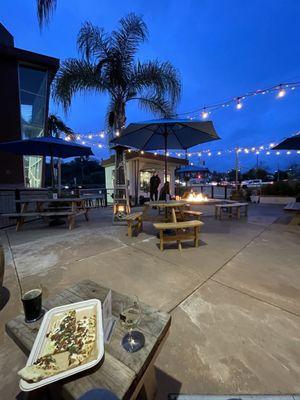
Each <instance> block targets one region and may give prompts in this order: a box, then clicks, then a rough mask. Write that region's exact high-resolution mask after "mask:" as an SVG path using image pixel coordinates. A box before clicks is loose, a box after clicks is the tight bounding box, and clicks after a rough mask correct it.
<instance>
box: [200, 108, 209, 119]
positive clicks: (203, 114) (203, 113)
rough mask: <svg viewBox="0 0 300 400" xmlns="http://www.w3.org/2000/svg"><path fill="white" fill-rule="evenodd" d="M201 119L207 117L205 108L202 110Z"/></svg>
mask: <svg viewBox="0 0 300 400" xmlns="http://www.w3.org/2000/svg"><path fill="white" fill-rule="evenodd" d="M201 116H202V119H206V118H207V117H208V112H207V111H206V108H205V107H204V108H203V111H202V113H201Z"/></svg>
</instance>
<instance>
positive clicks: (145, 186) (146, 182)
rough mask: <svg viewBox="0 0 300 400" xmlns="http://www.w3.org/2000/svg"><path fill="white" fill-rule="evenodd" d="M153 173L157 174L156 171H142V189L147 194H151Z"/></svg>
mask: <svg viewBox="0 0 300 400" xmlns="http://www.w3.org/2000/svg"><path fill="white" fill-rule="evenodd" d="M153 172H155V169H148V170H141V171H140V189H141V190H142V191H143V192H145V193H148V192H150V178H151V176H152V174H153Z"/></svg>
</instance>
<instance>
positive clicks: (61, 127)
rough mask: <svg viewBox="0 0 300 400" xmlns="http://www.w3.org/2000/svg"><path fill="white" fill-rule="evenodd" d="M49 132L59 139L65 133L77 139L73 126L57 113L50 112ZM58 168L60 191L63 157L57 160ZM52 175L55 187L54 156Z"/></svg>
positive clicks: (72, 138) (70, 137)
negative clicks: (67, 123)
mask: <svg viewBox="0 0 300 400" xmlns="http://www.w3.org/2000/svg"><path fill="white" fill-rule="evenodd" d="M47 123H48V133H50V136H53V137H56V138H57V139H59V138H60V135H61V134H62V133H64V134H65V135H66V136H67V137H68V138H69V139H70V140H73V141H74V140H75V135H74V132H73V130H72V129H71V128H69V127H68V126H67V125H66V124H65V123H64V122H63V121H62V119H61V118H59V117H58V116H57V115H54V114H50V115H49V116H48V120H47ZM57 169H58V190H59V191H60V183H61V182H60V181H61V159H60V158H59V159H58V162H57ZM51 177H52V181H51V183H52V187H54V162H53V156H51Z"/></svg>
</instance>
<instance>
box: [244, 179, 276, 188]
mask: <svg viewBox="0 0 300 400" xmlns="http://www.w3.org/2000/svg"><path fill="white" fill-rule="evenodd" d="M272 184H273V182H263V181H262V179H249V180H247V181H242V182H241V187H242V188H244V189H246V188H247V189H248V188H249V189H252V188H260V187H261V186H263V185H272Z"/></svg>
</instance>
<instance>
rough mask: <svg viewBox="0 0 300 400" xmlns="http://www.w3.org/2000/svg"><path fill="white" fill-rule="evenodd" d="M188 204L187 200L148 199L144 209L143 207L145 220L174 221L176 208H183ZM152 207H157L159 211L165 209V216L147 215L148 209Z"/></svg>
mask: <svg viewBox="0 0 300 400" xmlns="http://www.w3.org/2000/svg"><path fill="white" fill-rule="evenodd" d="M186 206H187V203H186V202H185V201H176V200H171V201H147V202H145V203H144V209H143V220H144V221H147V220H150V221H157V220H158V221H162V220H164V221H169V220H171V221H172V222H176V220H175V221H174V215H175V210H181V209H183V208H185V207H186ZM150 208H157V209H158V210H159V211H160V210H163V211H165V213H164V214H165V215H164V217H163V218H161V217H159V216H158V217H147V216H146V215H147V214H148V211H149V209H150Z"/></svg>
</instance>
